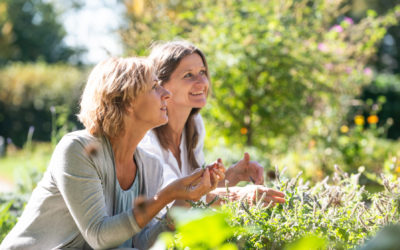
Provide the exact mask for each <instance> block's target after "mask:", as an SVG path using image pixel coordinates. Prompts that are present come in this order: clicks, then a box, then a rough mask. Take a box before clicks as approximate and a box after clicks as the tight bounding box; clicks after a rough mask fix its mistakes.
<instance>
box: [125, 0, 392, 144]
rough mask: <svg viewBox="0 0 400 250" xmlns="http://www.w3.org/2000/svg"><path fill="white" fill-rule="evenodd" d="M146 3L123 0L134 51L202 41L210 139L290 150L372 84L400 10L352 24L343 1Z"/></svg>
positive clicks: (337, 117)
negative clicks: (313, 125) (209, 89)
mask: <svg viewBox="0 0 400 250" xmlns="http://www.w3.org/2000/svg"><path fill="white" fill-rule="evenodd" d="M144 2H145V1H135V2H134V3H133V4H129V3H130V2H127V3H126V5H127V14H128V17H129V18H130V20H131V22H128V23H127V25H124V27H123V30H122V31H121V33H122V35H123V38H124V42H125V44H126V47H127V49H128V52H129V53H131V54H144V53H146V52H145V51H146V50H145V48H147V46H148V44H149V43H150V42H151V41H154V40H170V39H174V38H176V37H179V38H185V39H189V40H190V41H192V42H194V43H196V44H197V45H198V46H199V47H201V48H202V49H203V51H204V52H205V54H206V55H207V58H208V63H209V65H210V72H211V76H212V85H213V95H214V97H215V98H213V99H212V100H210V102H211V104H212V106H209V107H206V110H205V111H206V112H203V114H204V116H205V117H207V119H208V120H209V121H210V123H213V125H214V126H213V127H212V129H213V131H214V138H216V137H217V136H215V135H216V134H218V135H223V136H224V138H225V140H226V141H227V143H228V144H230V143H232V142H233V141H235V142H241V143H246V144H247V145H255V146H259V147H263V148H267V149H271V148H273V147H274V145H271V143H273V141H272V142H271V140H274V139H273V138H276V137H279V136H282V137H283V138H282V140H281V141H283V143H281V144H284V145H285V146H293V145H294V144H293V143H292V142H291V141H289V140H287V138H290V136H291V138H292V139H294V138H295V137H296V136H297V134H298V132H299V131H300V132H304V131H307V128H308V125H309V121H310V120H312V121H315V122H319V123H322V124H326V123H329V124H331V126H329V127H327V131H328V132H331V131H334V130H336V129H337V127H338V124H340V123H341V122H342V120H343V119H344V118H345V115H346V113H347V109H348V107H349V105H350V100H351V99H352V98H353V96H354V95H358V94H359V93H360V90H361V87H362V86H363V85H365V84H367V83H369V82H370V81H371V80H372V71H371V69H369V68H368V67H366V64H367V62H368V60H369V59H370V58H371V56H373V55H374V53H375V50H376V45H377V43H378V42H379V41H380V40H381V39H382V37H383V36H384V34H385V32H386V28H387V27H388V26H390V25H394V24H396V23H397V22H398V19H397V18H398V17H399V16H400V15H398V13H399V12H400V7H397V8H396V9H395V10H392V11H390V12H388V13H387V15H384V16H379V17H378V16H377V15H376V13H375V12H374V11H368V16H367V17H366V18H364V19H362V20H360V21H359V22H357V23H356V22H354V21H353V20H351V19H350V18H347V17H345V16H344V9H346V7H347V6H344V5H345V1H329V0H318V1H309V0H300V1H297V0H290V1H284V2H283V1H277V0H276V1H269V0H262V1H259V0H257V1H255V0H250V1H231V0H224V1H218V2H217V3H215V1H211V0H201V1H200V0H199V1H161V2H159V3H150V2H148V4H147V3H146V4H144ZM146 2H147V1H146ZM140 3H142V4H140ZM271 138H272V139H271ZM282 147H283V146H282Z"/></svg>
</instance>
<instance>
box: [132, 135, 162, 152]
mask: <svg viewBox="0 0 400 250" xmlns="http://www.w3.org/2000/svg"><path fill="white" fill-rule="evenodd" d="M138 148H140V149H141V150H142V151H143V152H146V153H147V154H150V155H153V156H160V155H161V154H162V150H163V148H162V147H161V144H160V141H159V140H158V138H157V135H156V133H155V131H154V130H150V131H148V132H147V133H146V135H145V136H144V137H143V139H142V140H141V141H140V143H139V145H138Z"/></svg>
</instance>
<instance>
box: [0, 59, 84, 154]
mask: <svg viewBox="0 0 400 250" xmlns="http://www.w3.org/2000/svg"><path fill="white" fill-rule="evenodd" d="M85 76H86V73H85V71H84V70H80V69H78V68H76V67H73V66H68V65H65V64H46V63H44V62H38V63H13V64H9V65H8V66H6V67H4V68H1V69H0V135H1V136H3V137H5V138H7V137H10V138H12V139H13V140H14V143H15V144H17V145H18V146H22V145H23V143H24V142H25V140H26V138H27V133H28V131H29V127H31V126H33V127H34V128H35V133H34V135H33V136H34V140H47V141H48V140H50V135H51V133H50V132H51V129H52V113H51V110H50V108H51V107H56V108H55V110H54V111H55V112H58V113H64V114H65V113H68V115H67V117H66V120H65V121H64V124H67V123H69V122H73V121H75V124H77V123H76V118H75V114H76V113H77V112H78V107H79V98H80V95H81V92H82V86H83V83H84V82H85Z"/></svg>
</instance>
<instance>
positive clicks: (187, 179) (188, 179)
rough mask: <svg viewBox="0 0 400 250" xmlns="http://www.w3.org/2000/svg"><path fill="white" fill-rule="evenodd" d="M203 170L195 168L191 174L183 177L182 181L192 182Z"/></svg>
mask: <svg viewBox="0 0 400 250" xmlns="http://www.w3.org/2000/svg"><path fill="white" fill-rule="evenodd" d="M204 172H205V171H204V169H198V170H196V171H195V172H193V173H192V174H191V175H188V176H187V177H184V183H192V182H193V181H195V180H196V179H198V178H200V177H201V176H202V175H203V173H204Z"/></svg>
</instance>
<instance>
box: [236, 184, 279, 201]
mask: <svg viewBox="0 0 400 250" xmlns="http://www.w3.org/2000/svg"><path fill="white" fill-rule="evenodd" d="M261 198H262V199H263V201H262V202H263V206H267V205H268V204H269V203H270V202H271V201H272V205H275V204H276V203H285V194H284V193H282V192H280V191H276V190H273V189H270V188H267V187H264V186H261V185H248V186H245V187H232V188H229V194H228V199H229V200H231V201H237V200H245V201H247V202H248V203H249V204H250V205H255V204H256V202H258V201H259V200H260V199H261Z"/></svg>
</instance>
